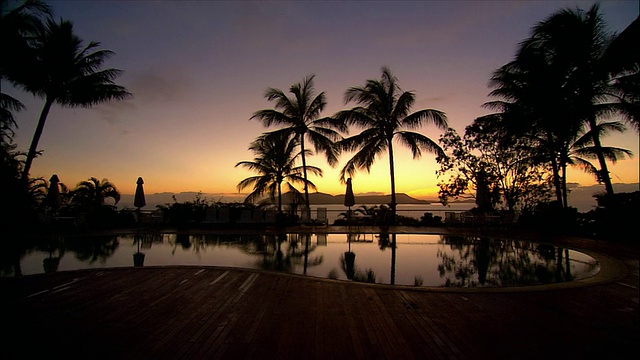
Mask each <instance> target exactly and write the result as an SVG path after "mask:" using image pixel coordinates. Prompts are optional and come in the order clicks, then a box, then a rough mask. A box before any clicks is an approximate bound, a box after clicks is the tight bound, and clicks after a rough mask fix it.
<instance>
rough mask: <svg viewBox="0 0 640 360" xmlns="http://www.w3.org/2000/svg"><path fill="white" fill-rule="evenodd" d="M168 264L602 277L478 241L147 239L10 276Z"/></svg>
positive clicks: (508, 282) (430, 282)
mask: <svg viewBox="0 0 640 360" xmlns="http://www.w3.org/2000/svg"><path fill="white" fill-rule="evenodd" d="M394 243H395V246H394ZM167 265H197V266H224V267H237V268H248V269H264V270H272V271H281V272H288V273H294V274H301V275H307V276H313V277H320V278H330V279H340V280H346V281H361V282H372V283H379V284H395V285H411V286H414V285H415V286H429V287H504V286H525V285H537V284H549V283H559V282H567V281H574V280H577V279H583V278H587V277H590V276H593V275H595V274H597V273H598V271H599V270H600V265H599V263H598V262H597V261H596V260H595V259H594V258H592V257H591V256H589V255H587V254H584V253H582V252H579V251H576V250H572V249H567V248H562V247H558V246H554V245H552V244H544V243H535V242H529V241H523V240H514V239H497V238H491V237H480V236H460V235H435V234H371V233H369V234H366V233H358V234H326V233H314V234H298V233H289V234H279V235H277V234H201V235H194V234H175V233H145V234H140V235H133V234H123V235H109V236H69V237H52V238H48V239H46V241H44V242H42V243H40V244H39V245H38V246H36V247H33V248H32V249H29V250H26V251H25V252H24V253H23V254H21V255H20V257H19V261H13V263H12V265H11V266H9V265H8V264H3V266H2V276H16V275H30V274H38V273H48V272H56V271H66V270H77V269H87V268H109V267H131V266H167Z"/></svg>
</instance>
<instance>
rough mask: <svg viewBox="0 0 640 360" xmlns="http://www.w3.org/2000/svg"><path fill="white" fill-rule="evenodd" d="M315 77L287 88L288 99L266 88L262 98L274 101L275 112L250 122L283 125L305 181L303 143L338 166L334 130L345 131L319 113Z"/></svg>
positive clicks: (321, 100) (321, 106)
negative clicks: (294, 141)
mask: <svg viewBox="0 0 640 360" xmlns="http://www.w3.org/2000/svg"><path fill="white" fill-rule="evenodd" d="M314 77H315V75H311V76H307V77H305V78H304V80H303V81H302V82H300V83H297V84H294V85H292V86H291V87H290V88H289V92H290V93H291V94H292V95H293V97H289V96H287V95H286V94H285V93H284V92H283V91H282V90H279V89H275V88H269V89H267V91H266V92H265V97H266V98H267V99H268V100H269V101H275V109H265V110H259V111H257V112H255V113H254V114H253V116H252V117H251V119H259V120H261V121H262V124H263V125H264V126H266V127H269V126H272V125H282V126H285V128H283V129H281V130H279V131H280V132H283V133H285V134H288V135H295V136H296V137H297V141H298V142H299V144H300V149H301V151H300V153H301V155H302V169H303V177H304V179H305V180H308V178H307V170H308V169H309V167H308V166H307V160H306V159H307V158H306V156H307V155H308V154H309V152H307V146H306V140H307V139H308V140H309V141H310V142H311V144H312V145H313V146H314V149H315V150H316V152H323V153H324V154H325V156H326V158H327V162H328V163H329V165H331V166H334V165H335V164H337V163H338V149H337V148H336V147H335V146H334V142H335V141H337V140H340V139H341V138H342V136H341V135H340V134H339V133H338V132H337V131H336V130H340V131H346V127H345V126H344V124H343V123H340V122H339V121H336V119H332V118H328V117H324V118H320V114H321V113H322V111H323V110H324V108H325V106H326V105H327V102H326V99H325V95H324V92H321V93H320V94H318V95H315V94H314V86H313V79H314ZM307 184H308V183H307V182H305V185H304V196H305V203H306V208H307V209H309V189H308V187H307Z"/></svg>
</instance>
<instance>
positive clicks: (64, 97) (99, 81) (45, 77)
mask: <svg viewBox="0 0 640 360" xmlns="http://www.w3.org/2000/svg"><path fill="white" fill-rule="evenodd" d="M33 44H34V45H32V47H33V49H32V50H33V51H32V52H31V54H32V56H30V57H28V58H27V59H25V61H24V62H22V63H21V64H19V66H18V64H16V66H15V67H12V68H11V69H10V71H7V72H6V74H4V75H6V77H7V79H9V80H10V81H11V82H12V83H13V84H15V85H16V86H18V87H20V88H22V89H23V90H25V91H27V92H30V93H32V94H34V95H36V96H39V97H42V98H44V100H45V103H44V106H43V108H42V112H41V113H40V118H39V120H38V124H37V126H36V130H35V133H34V135H33V140H32V142H31V146H30V147H29V152H28V154H27V159H26V162H25V165H24V169H23V174H22V178H23V180H26V179H27V178H28V176H29V170H30V169H31V164H32V162H33V159H34V158H35V156H36V151H37V147H38V142H39V140H40V137H41V135H42V132H43V130H44V125H45V122H46V120H47V116H48V114H49V111H50V109H51V106H52V105H53V104H54V103H57V104H59V105H61V106H63V107H78V106H82V107H91V106H93V105H96V104H99V103H102V102H106V101H110V100H121V99H125V98H128V97H130V96H131V94H130V93H129V92H127V91H126V89H125V88H124V87H122V86H119V85H116V84H115V83H114V81H113V80H114V79H115V78H116V77H117V76H118V75H120V73H121V71H120V70H116V69H103V68H102V66H103V65H104V62H105V61H106V60H107V59H108V58H109V57H110V56H112V55H113V52H112V51H109V50H100V49H98V47H99V46H100V44H99V43H97V42H90V43H89V44H88V45H86V46H85V45H83V41H82V40H81V39H80V38H79V37H78V36H76V34H75V33H74V31H73V25H72V23H71V22H70V21H67V20H60V22H54V21H53V20H51V19H48V20H47V21H46V24H45V26H44V27H43V28H42V29H38V31H37V33H36V36H35V39H34V40H33Z"/></svg>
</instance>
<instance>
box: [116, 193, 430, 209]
mask: <svg viewBox="0 0 640 360" xmlns="http://www.w3.org/2000/svg"><path fill="white" fill-rule="evenodd" d="M197 196H198V193H197V192H181V193H177V194H175V193H168V192H165V193H153V194H146V196H145V198H146V202H147V206H145V207H144V209H154V208H155V207H156V206H157V205H166V204H172V203H173V202H174V200H173V198H174V197H175V199H176V201H178V202H187V201H194V200H195V199H196V197H197ZM200 197H201V198H202V199H203V200H206V201H208V202H218V201H219V202H226V203H233V202H242V201H244V198H245V197H246V195H243V194H207V193H202V194H200ZM355 198H356V204H358V205H363V204H366V205H371V204H374V205H379V204H389V203H390V202H391V195H388V194H387V195H375V194H356V195H355ZM309 201H310V202H311V204H312V205H333V204H344V195H343V194H341V195H331V194H325V193H320V192H318V193H311V194H309ZM396 202H397V203H398V204H420V205H429V204H431V203H432V201H428V200H420V199H416V198H413V197H411V196H409V195H407V194H404V193H399V194H396ZM436 202H437V201H436ZM283 203H285V204H288V203H291V199H290V196H289V195H286V194H285V195H284V196H283ZM118 207H120V208H131V207H133V195H128V194H127V195H122V196H121V198H120V202H119V203H118Z"/></svg>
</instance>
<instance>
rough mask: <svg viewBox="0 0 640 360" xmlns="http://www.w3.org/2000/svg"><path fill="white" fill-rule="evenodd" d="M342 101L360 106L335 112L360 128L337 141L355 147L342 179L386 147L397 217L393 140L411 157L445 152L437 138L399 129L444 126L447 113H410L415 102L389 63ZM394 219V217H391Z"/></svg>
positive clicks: (370, 162)
mask: <svg viewBox="0 0 640 360" xmlns="http://www.w3.org/2000/svg"><path fill="white" fill-rule="evenodd" d="M344 99H345V103H349V102H351V101H355V102H356V103H357V104H359V105H360V106H357V107H354V108H352V109H350V110H343V111H340V112H338V113H337V114H336V115H335V118H336V119H337V120H338V121H339V122H340V123H345V124H347V125H350V126H356V127H360V128H363V129H364V130H363V131H362V132H361V133H360V134H357V135H354V136H351V137H348V138H346V139H343V140H341V141H340V142H339V144H340V147H341V149H342V150H346V151H356V153H355V155H354V156H353V157H352V158H351V159H350V160H349V161H348V162H347V163H346V164H345V166H344V167H343V168H342V170H341V172H340V176H341V178H342V180H343V181H344V179H345V178H347V177H353V176H354V175H355V172H356V170H362V169H364V170H367V171H369V170H370V168H371V166H372V165H373V163H374V161H375V159H376V157H377V156H378V155H380V154H382V153H383V152H385V151H387V152H388V155H389V174H390V178H391V204H390V206H391V210H392V215H393V218H394V219H395V217H396V188H395V168H394V159H393V141H394V139H395V138H396V137H397V138H398V139H399V141H400V143H401V144H402V145H405V146H407V147H408V148H409V149H411V152H412V153H413V158H414V159H416V158H419V157H420V156H421V154H422V151H423V150H425V151H428V152H433V153H436V154H437V155H438V156H445V154H444V151H443V150H442V149H441V148H440V146H439V145H438V144H437V142H434V141H433V140H431V139H430V138H428V137H427V136H425V135H423V134H420V133H417V132H413V131H407V130H402V129H404V128H406V129H410V130H416V129H419V128H420V127H422V126H423V125H424V124H425V123H433V124H434V125H436V126H437V127H438V128H440V129H446V128H447V127H448V125H447V117H446V115H445V114H444V113H443V112H442V111H439V110H434V109H423V110H418V111H416V112H414V113H410V110H411V106H413V104H414V103H415V94H414V93H413V92H412V91H402V90H401V89H400V87H399V86H398V81H397V79H396V77H395V76H393V75H392V74H391V71H390V70H389V68H388V67H383V68H382V77H381V79H379V80H367V82H366V84H365V85H364V86H359V87H352V88H350V89H348V90H347V91H346V93H345V96H344ZM394 221H395V220H394Z"/></svg>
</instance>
